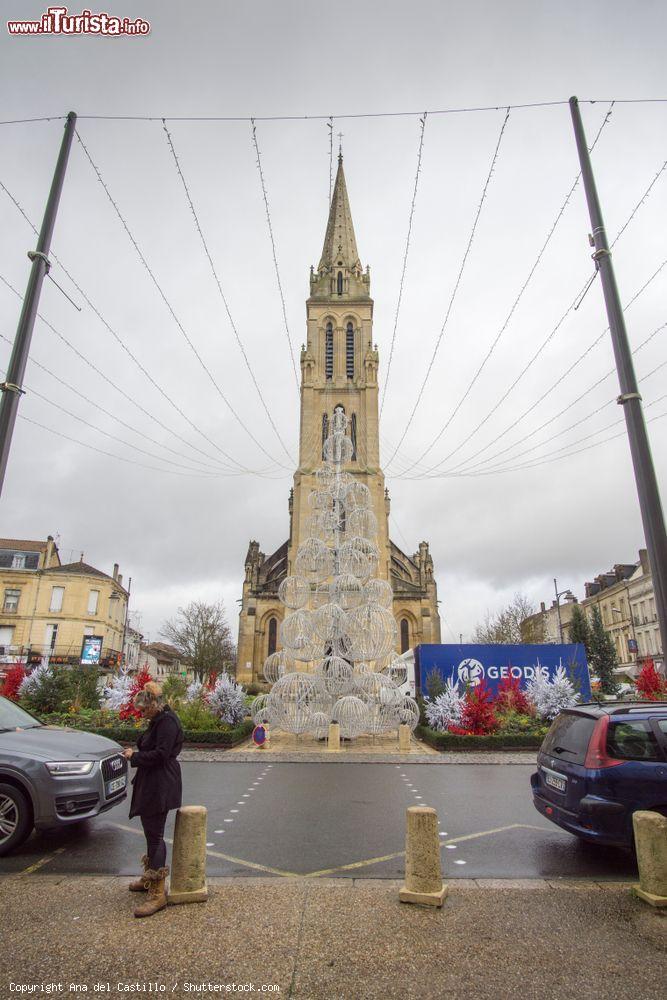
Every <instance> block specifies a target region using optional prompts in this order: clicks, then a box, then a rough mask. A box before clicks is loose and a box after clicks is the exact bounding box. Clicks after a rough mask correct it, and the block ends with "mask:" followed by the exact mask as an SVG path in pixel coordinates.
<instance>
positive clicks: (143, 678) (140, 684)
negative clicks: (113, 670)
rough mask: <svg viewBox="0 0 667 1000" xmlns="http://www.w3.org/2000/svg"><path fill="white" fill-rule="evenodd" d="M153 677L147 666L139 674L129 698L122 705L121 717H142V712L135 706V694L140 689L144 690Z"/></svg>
mask: <svg viewBox="0 0 667 1000" xmlns="http://www.w3.org/2000/svg"><path fill="white" fill-rule="evenodd" d="M152 679H153V678H152V677H151V675H150V674H149V673H148V670H147V669H146V667H144V668H143V670H142V671H141V672H140V673H139V674H137V677H136V679H135V681H134V683H133V685H132V687H131V688H130V696H129V698H128V700H127V701H126V702H125V704H124V705H123V706H122V708H121V709H120V711H119V712H118V718H119V719H140V718H141V712H139V710H138V709H136V708H135V707H134V697H135V695H137V694H139V692H140V691H143V689H144V688H145V687H146V685H147V684H148V682H149V681H151V680H152Z"/></svg>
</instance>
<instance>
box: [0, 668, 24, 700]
mask: <svg viewBox="0 0 667 1000" xmlns="http://www.w3.org/2000/svg"><path fill="white" fill-rule="evenodd" d="M26 674H27V671H26V669H25V667H24V666H22V665H21V664H20V663H16V664H15V665H14V666H13V667H10V668H9V670H8V671H7V672H6V674H5V679H4V681H3V682H2V684H0V694H1V695H4V697H5V698H11V700H12V701H16V699H17V698H18V695H19V688H20V687H21V682H22V681H23V678H24V677H25V676H26Z"/></svg>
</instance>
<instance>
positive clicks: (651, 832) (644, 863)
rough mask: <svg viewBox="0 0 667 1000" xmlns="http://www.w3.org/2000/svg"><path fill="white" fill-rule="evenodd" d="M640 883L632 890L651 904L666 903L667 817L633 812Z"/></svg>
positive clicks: (665, 904) (646, 812) (661, 904)
mask: <svg viewBox="0 0 667 1000" xmlns="http://www.w3.org/2000/svg"><path fill="white" fill-rule="evenodd" d="M632 825H633V826H634V830H635V847H636V850H637V867H638V868H639V885H633V887H632V891H633V892H634V894H635V895H636V896H639V898H640V899H643V900H644V902H646V903H650V904H651V906H667V816H661V815H660V813H655V812H648V811H644V810H640V811H639V812H636V813H633V815H632Z"/></svg>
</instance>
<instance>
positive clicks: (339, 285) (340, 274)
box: [336, 271, 343, 295]
mask: <svg viewBox="0 0 667 1000" xmlns="http://www.w3.org/2000/svg"><path fill="white" fill-rule="evenodd" d="M336 290H337V292H338V294H339V295H342V294H343V272H342V271H339V272H338V281H337V288H336Z"/></svg>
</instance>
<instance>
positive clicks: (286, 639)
mask: <svg viewBox="0 0 667 1000" xmlns="http://www.w3.org/2000/svg"><path fill="white" fill-rule="evenodd" d="M279 632H280V642H281V645H282V646H284V647H285V649H287V651H288V652H290V653H291V654H292V655H293V656H295V655H297V654H298V653H299V652H301V651H302V650H304V649H306V648H308V649H310V648H311V646H312V641H313V616H312V613H311V612H310V611H305V610H304V609H303V608H302V609H301V610H299V611H293V612H292V614H291V615H287V617H286V618H285V619H284V620H283V621H282V622H281V623H280V630H279ZM300 658H301V657H299V659H300Z"/></svg>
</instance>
